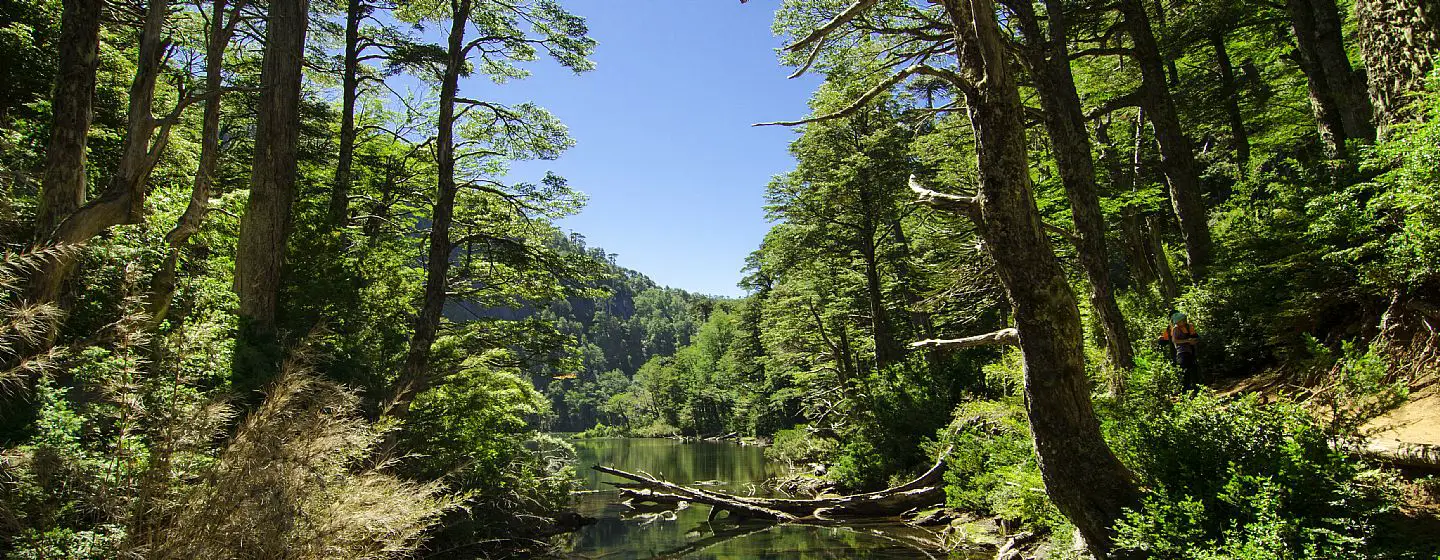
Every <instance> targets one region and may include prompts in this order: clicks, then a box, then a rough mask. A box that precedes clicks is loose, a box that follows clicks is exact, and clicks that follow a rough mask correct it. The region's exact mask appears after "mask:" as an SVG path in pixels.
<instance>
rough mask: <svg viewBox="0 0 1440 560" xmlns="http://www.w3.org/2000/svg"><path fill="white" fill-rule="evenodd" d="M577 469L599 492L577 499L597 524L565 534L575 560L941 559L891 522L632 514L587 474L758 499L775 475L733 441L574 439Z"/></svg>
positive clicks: (914, 533)
mask: <svg viewBox="0 0 1440 560" xmlns="http://www.w3.org/2000/svg"><path fill="white" fill-rule="evenodd" d="M575 447H576V450H577V451H578V452H579V453H578V454H579V465H578V467H579V470H580V473H581V476H582V478H583V479H584V481H585V485H586V488H587V489H589V490H598V492H594V493H587V494H585V495H582V496H580V497H579V502H580V503H579V510H580V513H583V514H585V515H589V516H592V517H597V518H599V519H600V521H599V522H598V523H596V524H595V525H591V526H589V527H585V528H583V529H581V530H580V531H579V532H578V533H575V534H573V535H569V536H568V537H567V538H568V539H569V540H568V541H567V543H566V545H567V549H566V550H567V552H568V553H569V555H570V557H571V558H576V559H582V558H583V559H601V558H605V559H629V558H636V559H641V558H686V559H693V560H705V559H717V560H718V559H730V558H735V559H741V558H743V559H777V560H778V559H795V560H801V559H803V560H811V559H822V558H826V559H828V558H856V559H869V560H889V559H900V558H905V559H912V558H943V557H944V555H943V554H941V553H938V552H934V551H933V550H930V549H928V548H927V547H925V546H923V545H920V544H916V540H917V539H924V538H926V537H928V536H929V535H928V533H926V532H925V531H922V530H918V529H915V528H912V527H907V526H905V525H901V524H896V523H874V524H867V525H865V526H861V527H846V528H833V527H805V526H794V525H786V526H776V525H772V524H766V523H760V522H750V523H746V524H736V523H731V522H726V521H725V519H724V517H723V516H722V517H721V519H717V520H716V521H715V522H714V523H713V524H711V523H707V522H706V517H708V515H709V513H710V507H709V506H705V505H697V506H693V507H690V508H688V509H682V510H679V511H676V512H674V514H673V515H671V514H669V513H659V514H658V515H657V514H656V513H654V512H648V513H650V515H645V514H646V513H647V512H643V511H636V510H633V509H631V508H629V507H626V506H624V505H621V504H619V503H617V502H618V501H619V496H618V493H617V492H615V491H614V489H613V488H611V487H610V486H608V485H606V484H603V483H602V482H604V481H619V480H620V479H618V478H615V477H612V476H609V475H602V474H600V473H598V472H595V471H593V470H591V469H590V466H591V465H595V464H603V465H608V466H612V467H616V468H619V469H621V470H627V471H632V472H634V471H645V472H648V473H650V474H653V475H655V476H657V477H661V478H665V479H667V480H670V481H674V482H677V483H682V484H694V483H697V482H700V483H708V482H709V481H718V482H719V483H718V484H715V485H713V486H707V487H708V488H712V489H716V490H720V491H724V492H730V493H732V494H740V495H748V494H752V493H755V494H757V495H758V494H759V493H761V492H763V489H761V488H759V487H758V485H759V484H760V483H761V482H763V481H764V480H765V479H766V478H768V477H770V476H773V475H774V474H775V472H774V467H773V466H772V465H770V464H769V463H767V462H766V461H765V451H764V449H762V448H759V447H745V446H741V445H736V444H733V443H714V442H699V443H681V442H678V441H675V440H669V439H591V440H576V441H575Z"/></svg>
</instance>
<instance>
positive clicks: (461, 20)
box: [386, 0, 595, 418]
mask: <svg viewBox="0 0 1440 560" xmlns="http://www.w3.org/2000/svg"><path fill="white" fill-rule="evenodd" d="M437 11H438V12H439V13H438V14H437V13H431V14H422V15H421V16H420V18H421V19H427V20H435V19H439V20H441V21H446V20H447V19H448V23H449V24H450V29H449V33H448V35H447V41H446V46H445V49H444V52H445V56H444V60H443V63H441V68H440V71H439V82H440V83H439V86H440V87H439V89H440V98H439V109H438V113H437V117H436V122H435V125H436V136H435V163H436V170H437V179H436V188H435V198H434V199H433V206H432V212H431V215H430V232H429V236H428V241H427V250H426V259H425V282H424V292H423V295H422V299H421V303H420V310H419V313H418V315H417V316H416V318H415V330H414V333H413V335H412V336H411V338H410V345H409V349H408V351H407V352H406V356H405V363H404V366H403V367H402V369H401V371H400V379H399V381H398V388H397V390H396V392H395V395H394V396H393V397H392V400H391V402H390V403H388V404H387V406H386V413H387V414H389V415H391V416H394V417H396V418H405V417H406V415H407V414H408V411H409V409H410V402H411V401H412V400H413V399H414V398H415V396H416V395H418V394H420V393H422V392H424V391H425V390H426V389H427V388H429V387H430V384H431V382H432V376H431V372H430V357H431V347H432V346H433V345H434V343H435V340H436V338H437V337H438V336H439V333H440V319H441V316H442V314H443V312H444V309H445V303H446V296H447V294H448V293H449V291H450V286H451V277H450V269H451V266H452V263H451V259H452V258H453V254H454V252H455V251H456V250H457V249H467V250H468V249H469V247H467V246H466V245H467V244H466V243H457V242H456V240H454V239H452V237H451V230H452V228H453V227H454V226H455V216H456V199H457V197H458V196H459V195H460V194H461V189H462V188H466V189H471V190H480V191H482V192H484V193H487V194H489V195H493V196H498V197H500V198H502V199H506V200H510V201H511V202H517V198H518V197H514V196H513V195H512V193H510V192H507V191H506V190H505V188H504V186H503V185H500V184H499V183H497V182H495V181H494V180H492V179H489V178H487V177H483V176H477V174H479V175H483V174H484V173H485V172H487V171H492V172H493V169H494V167H493V166H494V165H501V164H502V163H501V162H503V160H505V159H507V158H522V157H541V158H552V157H555V156H556V155H558V153H559V151H560V150H563V149H564V147H565V146H568V139H564V140H562V139H561V138H562V137H564V132H563V128H562V127H560V125H559V123H557V122H554V121H553V119H550V118H549V114H548V113H544V112H543V111H541V110H539V109H538V108H535V107H533V106H523V107H519V108H509V107H505V106H503V105H500V104H496V103H489V102H485V101H480V100H474V99H467V98H463V97H461V96H460V91H459V89H460V77H461V76H462V75H464V74H466V73H467V72H469V70H470V66H469V65H470V56H471V54H472V53H477V52H478V53H482V56H483V57H484V58H485V60H486V63H487V64H486V66H487V68H486V70H487V71H488V72H492V73H493V76H494V77H495V78H497V79H501V80H503V79H505V78H508V77H516V76H523V71H521V70H520V69H518V68H515V67H514V66H513V65H512V63H513V61H527V60H533V59H534V58H535V56H536V49H537V46H538V47H543V48H545V49H546V52H548V53H549V54H550V56H551V57H552V58H554V59H555V60H556V61H557V62H559V63H560V64H561V65H563V66H565V67H567V68H570V69H572V70H574V71H577V72H580V71H585V70H589V69H591V68H593V63H592V62H590V60H589V59H588V58H586V57H587V56H588V55H589V54H590V52H591V51H592V50H593V49H594V44H595V43H594V41H593V40H592V39H590V38H589V37H587V36H586V34H587V33H588V30H587V29H586V27H585V22H584V20H583V19H582V18H579V17H577V16H574V15H572V14H570V13H568V12H566V11H565V10H564V9H563V8H561V7H560V6H559V5H558V4H554V3H551V2H540V3H538V4H535V5H515V4H510V3H506V2H498V1H493V0H449V1H448V2H445V3H444V5H443V8H441V9H440V10H437ZM472 26H473V27H475V29H476V31H477V33H476V34H475V38H474V39H468V38H467V35H468V31H469V29H470V28H471V27H472ZM527 26H528V27H527ZM457 107H459V109H458V110H457ZM462 118H469V119H473V121H474V122H476V123H483V124H479V125H477V126H475V127H472V131H471V132H472V134H473V135H476V136H475V137H471V138H465V139H462V140H464V141H463V142H460V141H457V139H456V133H457V128H458V125H459V124H460V123H461V119H462ZM466 158H468V159H469V160H470V162H469V164H468V165H469V167H468V169H469V170H470V173H469V176H466V175H467V174H466V167H465V164H462V159H466ZM519 204H520V205H521V206H522V207H524V202H523V201H521V202H519ZM487 218H488V219H490V220H494V219H495V218H494V217H493V216H488V217H487V216H484V215H482V216H480V217H479V218H478V219H479V220H482V221H483V220H487ZM481 239H489V240H492V241H494V240H495V239H494V238H481ZM466 252H467V253H468V251H466Z"/></svg>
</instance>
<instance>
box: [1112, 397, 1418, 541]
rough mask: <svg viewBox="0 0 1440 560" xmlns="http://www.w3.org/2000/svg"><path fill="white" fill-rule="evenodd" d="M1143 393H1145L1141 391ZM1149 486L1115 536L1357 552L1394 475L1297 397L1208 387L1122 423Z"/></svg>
mask: <svg viewBox="0 0 1440 560" xmlns="http://www.w3.org/2000/svg"><path fill="white" fill-rule="evenodd" d="M1134 400H1135V401H1142V400H1143V399H1134ZM1114 429H1115V431H1116V433H1115V448H1116V451H1117V452H1119V453H1120V454H1121V455H1122V456H1123V457H1124V458H1125V459H1126V460H1127V463H1128V464H1129V465H1130V466H1131V467H1132V468H1133V469H1134V470H1135V471H1136V473H1137V474H1138V475H1139V476H1140V478H1141V480H1142V483H1143V484H1144V486H1145V487H1146V489H1147V492H1146V497H1145V499H1144V505H1143V507H1142V508H1141V509H1140V511H1134V512H1130V513H1129V515H1128V516H1127V517H1126V518H1125V519H1124V520H1122V521H1121V522H1120V523H1119V525H1118V530H1119V538H1118V543H1119V546H1120V547H1122V548H1125V549H1129V550H1136V551H1143V552H1145V553H1147V554H1149V555H1151V556H1153V557H1158V558H1186V559H1197V560H1198V559H1211V558H1215V559H1218V558H1245V559H1255V560H1260V559H1271V558H1274V559H1281V558H1360V557H1365V556H1366V553H1367V540H1368V538H1369V537H1370V535H1371V534H1372V533H1373V531H1374V521H1375V518H1376V517H1377V516H1378V515H1379V514H1381V513H1383V512H1385V511H1386V510H1387V509H1388V508H1390V507H1391V506H1392V504H1393V503H1394V500H1395V485H1394V484H1393V482H1392V481H1391V480H1390V479H1389V478H1387V477H1386V476H1385V475H1382V474H1381V473H1380V472H1378V471H1374V470H1369V469H1367V468H1366V467H1365V466H1364V465H1363V464H1361V463H1359V462H1357V461H1355V460H1354V459H1352V458H1350V457H1348V456H1346V455H1345V454H1343V453H1341V452H1340V451H1338V450H1337V449H1335V448H1334V447H1332V446H1331V440H1330V438H1329V434H1328V432H1327V430H1326V429H1325V427H1324V426H1322V425H1321V423H1320V422H1319V421H1317V420H1316V419H1315V418H1314V417H1313V416H1312V415H1310V414H1308V413H1307V412H1306V411H1305V410H1304V409H1302V408H1301V407H1300V406H1299V405H1296V404H1293V403H1289V402H1281V403H1277V404H1272V405H1268V406H1265V405H1262V404H1260V402H1259V400H1258V397H1257V396H1255V395H1249V396H1246V397H1244V398H1241V399H1239V400H1235V401H1230V402H1225V401H1222V400H1220V399H1218V398H1216V397H1215V396H1213V395H1211V394H1205V393H1202V394H1201V395H1200V396H1197V397H1195V398H1190V399H1184V400H1182V401H1180V402H1179V403H1178V404H1176V405H1175V406H1173V407H1168V406H1164V405H1160V406H1156V405H1155V404H1154V402H1153V401H1151V402H1148V403H1144V404H1141V405H1138V406H1136V407H1135V408H1133V409H1132V413H1131V414H1130V415H1129V418H1128V420H1126V421H1124V422H1121V423H1119V425H1117V426H1114Z"/></svg>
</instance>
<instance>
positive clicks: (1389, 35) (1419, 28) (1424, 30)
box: [1355, 0, 1440, 137]
mask: <svg viewBox="0 0 1440 560" xmlns="http://www.w3.org/2000/svg"><path fill="white" fill-rule="evenodd" d="M1355 15H1356V17H1357V18H1359V20H1360V52H1361V53H1362V55H1363V56H1364V59H1365V70H1366V76H1367V78H1368V79H1369V82H1370V100H1371V102H1373V103H1374V109H1375V122H1376V124H1378V125H1379V127H1380V128H1381V132H1380V135H1381V136H1382V137H1383V136H1384V135H1385V129H1388V128H1389V126H1390V125H1393V124H1395V123H1399V122H1405V121H1409V120H1412V119H1418V118H1421V117H1422V115H1418V114H1415V113H1414V111H1411V110H1409V109H1410V104H1411V101H1412V99H1411V96H1412V95H1413V94H1414V93H1416V92H1420V91H1424V89H1425V78H1426V76H1428V75H1429V73H1430V71H1431V69H1433V68H1434V67H1435V57H1436V56H1437V53H1440V0H1356V1H1355Z"/></svg>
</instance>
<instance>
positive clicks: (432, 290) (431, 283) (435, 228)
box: [386, 0, 470, 420]
mask: <svg viewBox="0 0 1440 560" xmlns="http://www.w3.org/2000/svg"><path fill="white" fill-rule="evenodd" d="M451 5H452V7H454V10H453V12H452V13H453V14H454V15H453V16H452V18H453V19H452V21H451V24H450V37H449V49H448V50H447V57H446V61H445V73H444V75H443V76H442V77H441V82H440V109H439V115H438V117H437V118H436V122H435V126H436V134H435V166H436V170H437V173H438V181H437V184H436V188H435V206H434V211H433V212H432V214H431V217H430V239H429V243H430V245H429V251H428V254H427V257H426V260H425V294H424V299H423V301H422V302H421V305H420V314H419V315H418V316H416V317H415V333H414V334H413V335H411V337H410V348H409V350H408V351H407V352H406V354H405V365H404V369H402V370H401V372H400V385H399V389H398V390H397V391H396V393H395V397H394V400H393V401H392V403H391V404H390V405H389V406H388V407H387V408H388V410H387V412H386V414H387V415H388V416H391V417H394V418H398V419H402V420H403V419H404V418H405V417H406V416H407V415H408V414H409V412H410V402H411V401H413V400H414V399H415V396H416V395H419V394H420V393H423V392H425V390H426V389H428V388H429V387H430V376H429V371H428V370H429V367H430V350H431V347H432V346H433V345H434V344H435V338H436V337H437V336H438V335H439V333H440V318H441V315H442V313H443V312H444V310H445V294H446V292H447V291H449V287H450V281H449V275H450V253H451V252H452V251H453V250H454V244H453V243H452V241H451V240H450V226H451V223H452V222H453V221H454V218H455V196H456V194H457V192H458V191H459V188H458V187H457V185H456V183H455V98H456V97H457V95H458V93H459V89H460V74H461V73H462V72H464V71H465V28H466V26H467V25H468V24H469V17H468V16H469V14H470V0H456V1H455V2H454V3H452V4H451Z"/></svg>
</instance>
